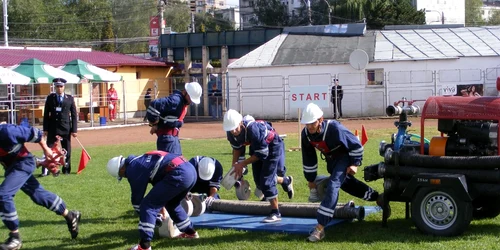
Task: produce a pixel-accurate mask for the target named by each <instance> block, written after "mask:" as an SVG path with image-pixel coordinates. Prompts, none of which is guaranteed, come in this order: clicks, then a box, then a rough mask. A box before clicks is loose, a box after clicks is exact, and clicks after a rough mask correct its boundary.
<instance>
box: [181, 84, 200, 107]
mask: <svg viewBox="0 0 500 250" xmlns="http://www.w3.org/2000/svg"><path fill="white" fill-rule="evenodd" d="M184 88H185V89H186V92H187V93H188V95H189V98H191V101H192V102H194V103H195V104H200V97H201V93H202V91H203V90H202V89H201V86H200V84H199V83H197V82H188V83H186V84H185V85H184Z"/></svg>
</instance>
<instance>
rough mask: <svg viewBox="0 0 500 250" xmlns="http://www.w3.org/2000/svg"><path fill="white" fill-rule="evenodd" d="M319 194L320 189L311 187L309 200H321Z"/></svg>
mask: <svg viewBox="0 0 500 250" xmlns="http://www.w3.org/2000/svg"><path fill="white" fill-rule="evenodd" d="M320 201H321V200H320V199H319V195H318V190H317V189H316V188H311V189H310V190H309V202H320Z"/></svg>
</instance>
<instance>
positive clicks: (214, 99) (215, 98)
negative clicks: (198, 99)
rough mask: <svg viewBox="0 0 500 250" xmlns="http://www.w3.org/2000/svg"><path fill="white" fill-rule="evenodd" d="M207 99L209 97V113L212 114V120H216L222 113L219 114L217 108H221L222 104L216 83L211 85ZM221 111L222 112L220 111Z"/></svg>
mask: <svg viewBox="0 0 500 250" xmlns="http://www.w3.org/2000/svg"><path fill="white" fill-rule="evenodd" d="M208 94H209V97H210V99H209V100H210V113H211V114H212V119H217V118H218V117H219V116H220V115H222V112H219V107H220V106H221V104H222V102H221V100H222V93H221V91H220V90H219V88H217V82H214V83H212V89H210V91H209V93H208ZM221 111H222V110H221Z"/></svg>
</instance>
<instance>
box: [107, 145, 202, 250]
mask: <svg viewBox="0 0 500 250" xmlns="http://www.w3.org/2000/svg"><path fill="white" fill-rule="evenodd" d="M107 169H108V172H109V174H110V175H111V176H113V177H116V178H117V179H118V180H121V179H122V178H123V177H125V178H127V180H128V182H129V184H130V190H131V192H132V195H131V201H132V207H133V208H134V210H135V211H136V212H137V213H139V235H140V238H141V239H140V242H139V244H138V245H136V246H134V247H132V248H131V249H132V250H141V249H144V250H146V249H151V240H152V239H153V235H154V228H155V223H156V221H157V215H158V214H159V213H160V212H161V211H162V208H163V207H165V208H166V211H167V212H168V214H169V216H170V218H171V219H172V220H173V222H174V223H175V225H176V226H177V228H178V229H179V231H181V232H182V233H181V234H180V235H178V236H177V238H199V236H198V233H197V232H196V231H195V229H194V227H193V223H192V222H191V221H190V220H189V217H188V216H187V214H186V211H185V210H184V209H183V208H182V206H181V200H183V199H184V198H185V197H186V195H187V194H188V192H189V190H191V188H193V186H194V184H195V183H196V178H197V177H196V176H197V174H196V170H195V168H194V166H193V165H192V164H191V163H190V162H189V161H187V160H186V159H185V158H184V157H183V156H182V155H180V154H172V153H167V152H164V151H152V152H148V153H145V154H143V155H139V156H134V155H130V156H128V157H127V158H124V157H122V156H117V157H114V158H112V159H111V160H109V161H108V164H107ZM148 183H151V184H152V185H153V188H151V190H150V191H149V192H148V194H147V195H146V196H144V195H145V192H146V189H147V186H148Z"/></svg>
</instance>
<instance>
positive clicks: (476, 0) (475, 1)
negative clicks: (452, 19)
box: [465, 0, 484, 26]
mask: <svg viewBox="0 0 500 250" xmlns="http://www.w3.org/2000/svg"><path fill="white" fill-rule="evenodd" d="M482 6H483V1H482V0H465V25H466V26H479V25H483V24H484V20H483V18H482V16H481V7H482Z"/></svg>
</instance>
